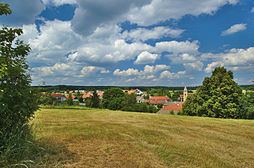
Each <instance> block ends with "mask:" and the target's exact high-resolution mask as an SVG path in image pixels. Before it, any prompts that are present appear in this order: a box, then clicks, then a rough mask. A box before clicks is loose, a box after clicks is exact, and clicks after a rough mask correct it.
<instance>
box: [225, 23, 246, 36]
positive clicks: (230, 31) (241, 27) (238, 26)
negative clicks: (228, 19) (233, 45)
mask: <svg viewBox="0 0 254 168" xmlns="http://www.w3.org/2000/svg"><path fill="white" fill-rule="evenodd" d="M246 29H247V24H243V23H241V24H235V25H233V26H231V27H230V28H229V29H227V30H225V31H223V32H222V33H221V35H222V36H227V35H231V34H235V33H237V32H241V31H244V30H246Z"/></svg>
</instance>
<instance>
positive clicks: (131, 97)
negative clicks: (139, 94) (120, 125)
mask: <svg viewBox="0 0 254 168" xmlns="http://www.w3.org/2000/svg"><path fill="white" fill-rule="evenodd" d="M136 103H137V100H136V95H135V94H125V95H124V101H123V102H122V106H123V107H126V106H131V105H133V104H136Z"/></svg>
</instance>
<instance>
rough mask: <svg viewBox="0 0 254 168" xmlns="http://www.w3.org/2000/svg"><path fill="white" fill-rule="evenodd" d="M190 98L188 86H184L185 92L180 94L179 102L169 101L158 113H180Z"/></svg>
mask: <svg viewBox="0 0 254 168" xmlns="http://www.w3.org/2000/svg"><path fill="white" fill-rule="evenodd" d="M187 98H188V90H187V87H184V90H183V94H182V95H180V101H179V102H171V103H170V102H169V103H167V104H164V106H163V107H162V108H161V110H160V111H159V112H158V114H171V112H174V113H178V112H180V111H182V109H183V104H184V102H185V101H186V100H187Z"/></svg>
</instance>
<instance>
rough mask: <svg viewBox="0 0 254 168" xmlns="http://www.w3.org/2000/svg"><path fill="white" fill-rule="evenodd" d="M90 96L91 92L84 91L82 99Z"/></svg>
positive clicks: (91, 95)
mask: <svg viewBox="0 0 254 168" xmlns="http://www.w3.org/2000/svg"><path fill="white" fill-rule="evenodd" d="M91 97H93V93H92V92H84V93H83V96H82V98H83V99H87V98H91Z"/></svg>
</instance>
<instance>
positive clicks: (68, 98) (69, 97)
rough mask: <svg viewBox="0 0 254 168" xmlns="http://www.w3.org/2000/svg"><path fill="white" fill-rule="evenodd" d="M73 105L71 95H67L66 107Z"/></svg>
mask: <svg viewBox="0 0 254 168" xmlns="http://www.w3.org/2000/svg"><path fill="white" fill-rule="evenodd" d="M73 104H74V102H73V99H72V94H71V93H69V95H68V97H67V105H68V106H72V105H73Z"/></svg>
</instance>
